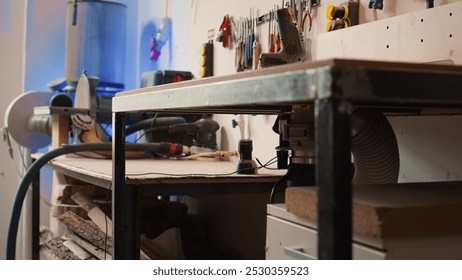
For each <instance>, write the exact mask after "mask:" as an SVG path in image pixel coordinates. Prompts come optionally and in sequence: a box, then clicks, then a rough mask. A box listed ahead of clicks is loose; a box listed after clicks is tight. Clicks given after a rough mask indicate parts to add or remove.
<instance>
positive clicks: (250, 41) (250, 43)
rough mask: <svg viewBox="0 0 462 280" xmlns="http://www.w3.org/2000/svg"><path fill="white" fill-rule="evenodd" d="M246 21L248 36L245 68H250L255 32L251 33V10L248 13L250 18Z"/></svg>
mask: <svg viewBox="0 0 462 280" xmlns="http://www.w3.org/2000/svg"><path fill="white" fill-rule="evenodd" d="M247 22H248V26H247V27H248V30H249V36H248V37H247V43H246V47H245V66H246V68H252V55H253V50H252V47H253V42H254V41H255V34H254V33H253V20H252V12H251V13H250V19H249V20H248V21H247Z"/></svg>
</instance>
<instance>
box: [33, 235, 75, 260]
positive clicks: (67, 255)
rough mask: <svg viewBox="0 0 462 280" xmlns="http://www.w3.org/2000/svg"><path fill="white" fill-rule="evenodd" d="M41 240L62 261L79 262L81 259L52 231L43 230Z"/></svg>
mask: <svg viewBox="0 0 462 280" xmlns="http://www.w3.org/2000/svg"><path fill="white" fill-rule="evenodd" d="M40 240H41V242H42V243H43V244H45V245H46V246H47V247H48V248H50V250H51V251H52V252H53V253H54V254H55V255H56V256H58V258H59V259H60V260H79V257H78V256H77V255H75V254H74V253H73V252H72V251H71V250H69V248H67V247H66V246H65V245H64V243H63V241H62V240H61V238H58V237H56V236H54V235H53V233H52V232H51V231H50V230H48V229H45V228H42V229H41V231H40Z"/></svg>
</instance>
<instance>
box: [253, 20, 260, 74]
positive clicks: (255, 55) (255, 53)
mask: <svg viewBox="0 0 462 280" xmlns="http://www.w3.org/2000/svg"><path fill="white" fill-rule="evenodd" d="M257 17H258V14H257ZM257 17H255V18H254V19H253V21H254V24H253V28H254V30H253V32H252V33H253V34H254V35H255V37H254V38H255V40H254V41H253V45H252V51H253V53H252V69H253V70H255V69H257V68H258V62H259V59H260V44H259V43H258V36H257Z"/></svg>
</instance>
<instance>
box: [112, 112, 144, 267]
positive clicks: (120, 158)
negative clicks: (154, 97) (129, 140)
mask: <svg viewBox="0 0 462 280" xmlns="http://www.w3.org/2000/svg"><path fill="white" fill-rule="evenodd" d="M125 117H126V116H125V113H114V114H113V119H112V125H113V134H114V135H113V143H112V155H113V160H112V222H113V229H112V230H113V232H112V242H113V247H112V250H113V252H112V256H113V258H114V259H116V260H117V259H118V260H121V259H139V255H140V250H139V246H140V245H139V229H138V215H137V201H138V191H137V189H136V188H135V187H130V186H126V185H125Z"/></svg>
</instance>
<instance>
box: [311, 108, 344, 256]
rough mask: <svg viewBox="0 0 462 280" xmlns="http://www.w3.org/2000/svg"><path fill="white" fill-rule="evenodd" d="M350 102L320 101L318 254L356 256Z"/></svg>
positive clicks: (317, 111) (317, 136)
mask: <svg viewBox="0 0 462 280" xmlns="http://www.w3.org/2000/svg"><path fill="white" fill-rule="evenodd" d="M349 105H350V104H343V103H340V102H338V101H337V100H331V99H322V100H318V101H316V104H315V106H316V114H315V115H316V136H315V137H316V140H315V141H316V158H317V170H316V180H317V186H318V258H319V259H351V258H352V243H351V242H352V189H351V181H350V170H351V169H350V165H351V129H350V118H351V113H350V111H351V110H350V107H351V106H349Z"/></svg>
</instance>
